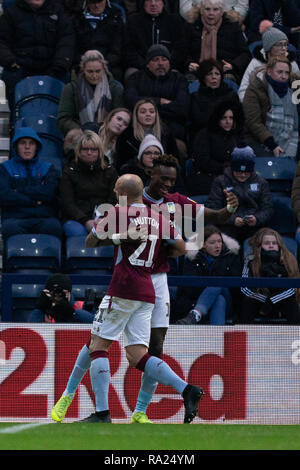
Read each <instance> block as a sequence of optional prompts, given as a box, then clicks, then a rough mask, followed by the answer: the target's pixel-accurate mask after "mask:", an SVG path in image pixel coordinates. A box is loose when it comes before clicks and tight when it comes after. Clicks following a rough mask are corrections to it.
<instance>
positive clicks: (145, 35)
mask: <svg viewBox="0 0 300 470" xmlns="http://www.w3.org/2000/svg"><path fill="white" fill-rule="evenodd" d="M153 44H162V45H163V46H166V47H167V48H168V49H169V51H170V54H171V68H172V69H177V70H182V68H183V65H184V58H185V54H186V42H185V35H184V27H183V19H182V18H181V17H180V16H179V15H178V14H169V13H167V12H166V11H165V10H163V11H162V13H161V14H160V15H159V16H156V17H154V16H151V15H148V14H147V13H146V12H145V11H141V12H140V13H136V14H134V15H131V16H129V17H128V18H127V24H126V27H125V48H124V49H125V61H126V68H127V67H134V68H137V69H139V70H141V69H143V68H144V66H145V65H146V63H145V59H146V55H147V51H148V49H149V47H150V46H152V45H153Z"/></svg>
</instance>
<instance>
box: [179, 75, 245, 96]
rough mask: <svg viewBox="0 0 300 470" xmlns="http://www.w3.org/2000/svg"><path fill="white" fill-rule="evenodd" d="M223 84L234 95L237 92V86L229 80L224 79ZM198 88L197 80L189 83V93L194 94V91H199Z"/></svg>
mask: <svg viewBox="0 0 300 470" xmlns="http://www.w3.org/2000/svg"><path fill="white" fill-rule="evenodd" d="M223 81H224V83H226V84H227V85H228V86H229V87H230V88H232V89H233V91H235V92H236V93H237V92H238V91H239V86H238V85H237V84H236V83H235V82H234V81H233V80H230V79H229V78H224V80H223ZM199 87H200V82H199V80H194V81H193V82H190V83H189V87H188V88H189V93H190V94H191V93H195V92H196V91H198V90H199Z"/></svg>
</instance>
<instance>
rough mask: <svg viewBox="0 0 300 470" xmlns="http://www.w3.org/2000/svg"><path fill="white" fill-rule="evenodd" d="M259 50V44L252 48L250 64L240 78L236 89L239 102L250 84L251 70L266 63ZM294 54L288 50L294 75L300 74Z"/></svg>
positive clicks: (260, 47)
mask: <svg viewBox="0 0 300 470" xmlns="http://www.w3.org/2000/svg"><path fill="white" fill-rule="evenodd" d="M261 50H262V45H261V44H260V45H259V46H257V47H256V48H255V49H254V51H253V59H252V60H251V62H250V64H249V65H248V67H247V68H246V70H245V73H244V75H243V78H242V81H241V83H240V86H239V90H238V95H239V99H240V101H241V102H242V101H243V99H244V96H245V93H246V90H247V88H248V86H249V84H250V77H251V75H252V72H254V70H255V69H257V68H260V69H261V68H262V67H263V66H264V65H265V64H266V63H267V60H266V59H265V58H264V56H263V54H262V52H261ZM295 55H296V54H295V53H294V52H289V55H288V59H289V60H290V62H291V66H292V71H293V73H294V74H295V75H298V76H300V70H299V67H298V64H297V62H296V60H295Z"/></svg>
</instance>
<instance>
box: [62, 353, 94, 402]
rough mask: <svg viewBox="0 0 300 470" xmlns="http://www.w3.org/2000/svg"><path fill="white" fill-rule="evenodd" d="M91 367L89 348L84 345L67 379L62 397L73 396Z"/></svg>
mask: <svg viewBox="0 0 300 470" xmlns="http://www.w3.org/2000/svg"><path fill="white" fill-rule="evenodd" d="M90 365H91V359H90V352H89V348H88V347H87V345H86V344H85V345H84V346H83V348H82V349H81V351H80V353H79V354H78V356H77V359H76V362H75V365H74V367H73V370H72V373H71V375H70V377H69V380H68V383H67V387H66V390H65V391H64V393H63V395H72V394H73V395H74V393H75V392H76V390H77V387H78V386H79V384H80V382H81V380H82V379H83V377H84V375H85V374H86V373H87V371H88V370H89V368H90Z"/></svg>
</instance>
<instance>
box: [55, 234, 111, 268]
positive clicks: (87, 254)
mask: <svg viewBox="0 0 300 470" xmlns="http://www.w3.org/2000/svg"><path fill="white" fill-rule="evenodd" d="M85 238H86V237H85V236H79V237H69V238H67V240H66V256H65V263H64V270H65V272H68V273H78V274H79V273H82V274H84V273H88V274H90V271H91V270H94V271H97V273H98V274H112V271H113V265H114V258H113V253H114V247H113V246H99V247H95V248H86V246H85Z"/></svg>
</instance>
